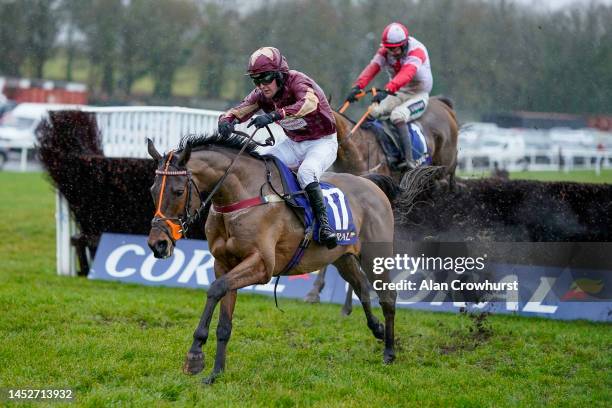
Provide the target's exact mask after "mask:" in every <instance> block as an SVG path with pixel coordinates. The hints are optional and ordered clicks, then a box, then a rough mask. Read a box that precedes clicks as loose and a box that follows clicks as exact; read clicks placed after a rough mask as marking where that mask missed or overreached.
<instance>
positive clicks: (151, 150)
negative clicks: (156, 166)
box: [147, 137, 162, 161]
mask: <svg viewBox="0 0 612 408" xmlns="http://www.w3.org/2000/svg"><path fill="white" fill-rule="evenodd" d="M147 149H148V150H149V154H150V155H151V157H152V158H154V159H155V160H156V161H160V160H161V158H162V156H161V154H159V152H158V151H157V149H156V148H155V145H154V144H153V141H152V140H151V139H149V138H148V137H147Z"/></svg>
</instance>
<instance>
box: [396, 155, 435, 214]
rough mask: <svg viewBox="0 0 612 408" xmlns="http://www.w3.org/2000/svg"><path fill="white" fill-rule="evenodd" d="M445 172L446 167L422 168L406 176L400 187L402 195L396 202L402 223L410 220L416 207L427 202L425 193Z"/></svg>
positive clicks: (409, 172)
mask: <svg viewBox="0 0 612 408" xmlns="http://www.w3.org/2000/svg"><path fill="white" fill-rule="evenodd" d="M444 171H445V169H444V166H422V167H417V168H416V169H413V170H411V171H408V172H406V173H405V174H404V177H402V181H401V182H400V185H399V189H400V195H399V196H398V197H397V199H396V200H395V202H394V204H395V205H394V208H395V209H396V210H397V214H399V220H400V222H401V223H405V222H406V220H408V219H409V218H408V216H409V214H410V212H411V211H412V210H413V208H414V207H415V206H416V205H418V204H420V203H426V202H427V197H426V194H425V193H427V192H428V191H430V190H431V189H432V187H433V186H434V181H435V180H437V179H439V178H440V176H441V175H442V174H444Z"/></svg>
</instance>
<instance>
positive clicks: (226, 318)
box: [204, 290, 238, 384]
mask: <svg viewBox="0 0 612 408" xmlns="http://www.w3.org/2000/svg"><path fill="white" fill-rule="evenodd" d="M237 295H238V291H236V290H230V291H229V292H228V294H227V295H225V296H224V297H223V299H221V310H220V313H219V324H218V325H217V354H216V355H215V366H214V367H213V371H212V373H211V374H210V375H209V376H208V377H206V378H205V379H204V383H205V384H212V383H213V382H214V381H215V379H216V378H217V376H218V375H219V374H221V373H222V372H223V370H224V369H225V353H226V351H227V343H228V342H229V339H230V336H231V335H232V317H233V316H234V306H235V305H236V296H237Z"/></svg>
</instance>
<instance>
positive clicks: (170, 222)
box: [151, 126, 275, 244]
mask: <svg viewBox="0 0 612 408" xmlns="http://www.w3.org/2000/svg"><path fill="white" fill-rule="evenodd" d="M258 130H259V129H255V130H254V131H253V133H251V135H250V136H249V135H248V134H246V133H244V132H241V131H239V130H234V132H233V133H235V134H237V135H240V136H244V137H247V138H248V140H247V141H246V142H245V143H244V145H243V146H242V149H240V151H239V152H238V154H237V155H236V157H234V159H233V160H232V162H231V163H230V165H229V166H228V167H227V170H225V173H224V174H223V176H222V177H221V178H220V179H219V180H218V181H217V183H216V184H215V185H214V187H213V189H212V190H211V192H210V194H208V196H207V197H206V200H204V201H202V196H201V194H200V190H199V189H198V186H197V185H196V183H195V182H194V181H193V177H192V175H191V172H190V171H189V170H187V169H185V170H181V169H179V168H176V170H168V168H169V167H170V166H171V164H170V161H171V160H172V156H173V154H174V152H175V151H174V150H172V151H170V153H169V154H168V159H167V161H166V165H165V166H164V169H163V170H159V169H157V170H155V174H156V175H159V176H163V178H162V185H161V189H160V191H159V200H158V203H157V209H156V210H155V214H154V216H153V219H152V220H151V227H152V228H158V229H161V230H162V231H164V229H162V228H161V227H160V226H159V223H160V222H164V223H165V224H166V227H167V228H168V230H169V232H170V233H169V234H167V235H168V236H169V237H170V239H171V240H172V243H173V244H175V243H176V241H178V240H179V239H181V238H182V237H183V236H184V235H185V234H186V233H187V230H188V228H189V225H191V223H192V222H193V221H194V220H195V219H196V218H198V217H199V216H200V214H201V213H202V212H203V211H204V209H205V208H206V206H207V205H208V203H209V202H210V201H211V200H212V197H213V196H214V195H215V193H217V191H218V190H219V188H221V185H222V184H223V182H224V181H225V179H226V178H227V176H228V174H229V172H230V170H231V169H232V167H233V166H234V163H236V160H237V159H238V157H240V155H241V154H242V152H244V150H245V149H246V147H247V146H248V145H249V142H251V141H252V142H253V143H255V144H257V145H259V146H274V143H275V140H274V135H272V131H270V128H269V127H268V126H266V130H267V131H268V133H269V134H270V136H269V137H268V138H267V139H266V141H265V142H264V143H259V142H257V141H255V140H253V136H255V133H257V131H258ZM173 167H174V166H173ZM168 176H186V177H187V201H186V203H185V211H184V213H183V215H184V217H166V216H165V215H164V213H162V211H161V205H162V198H163V196H164V189H165V188H166V177H168ZM192 186H193V187H194V188H195V190H196V193H197V196H198V198H199V199H200V206H199V207H198V209H197V210H195V211H194V212H193V213H190V206H191V196H192V190H191V188H192ZM164 232H166V233H167V232H168V231H164Z"/></svg>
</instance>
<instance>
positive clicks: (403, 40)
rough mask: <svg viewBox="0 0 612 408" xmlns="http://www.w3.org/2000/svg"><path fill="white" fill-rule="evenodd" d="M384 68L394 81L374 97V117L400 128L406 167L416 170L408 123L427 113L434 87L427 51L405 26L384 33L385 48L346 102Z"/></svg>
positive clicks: (354, 97)
mask: <svg viewBox="0 0 612 408" xmlns="http://www.w3.org/2000/svg"><path fill="white" fill-rule="evenodd" d="M381 68H385V69H386V71H387V73H388V74H389V79H390V80H389V82H387V85H385V89H384V90H383V91H379V92H378V93H377V94H376V95H375V96H374V97H373V98H372V103H373V105H372V109H371V112H370V114H371V115H372V116H374V117H376V118H381V117H388V118H389V119H390V120H391V122H393V124H394V125H395V126H396V127H397V129H398V130H399V132H400V136H401V144H402V150H403V153H404V157H405V160H406V164H405V166H407V167H408V168H413V167H414V166H415V163H414V161H413V159H412V143H411V140H410V132H409V131H408V123H409V122H411V121H413V120H415V119H417V118H419V117H420V116H421V115H422V114H423V113H424V112H425V109H427V104H428V102H429V92H431V88H432V86H433V78H432V75H431V66H430V64H429V55H428V53H427V48H425V45H423V44H422V43H421V42H419V41H418V40H417V39H416V38H414V37H411V36H410V35H409V33H408V28H406V26H404V25H403V24H400V23H391V24H389V25H388V26H387V27H385V29H384V31H383V33H382V38H381V47H380V48H379V49H378V51H377V52H376V54H375V55H374V58H372V61H371V62H370V63H369V64H368V66H367V67H366V68H365V69H364V70H363V72H362V73H361V74H360V75H359V77H358V78H357V80H356V81H355V85H354V87H353V88H352V89H351V92H350V93H349V95H348V96H347V98H346V100H347V101H349V102H355V101H356V100H357V98H356V95H357V94H358V93H360V92H361V90H363V89H364V88H365V87H366V86H367V85H368V83H370V81H372V79H374V77H375V76H376V75H377V74H378V72H379V71H380V70H381Z"/></svg>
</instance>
